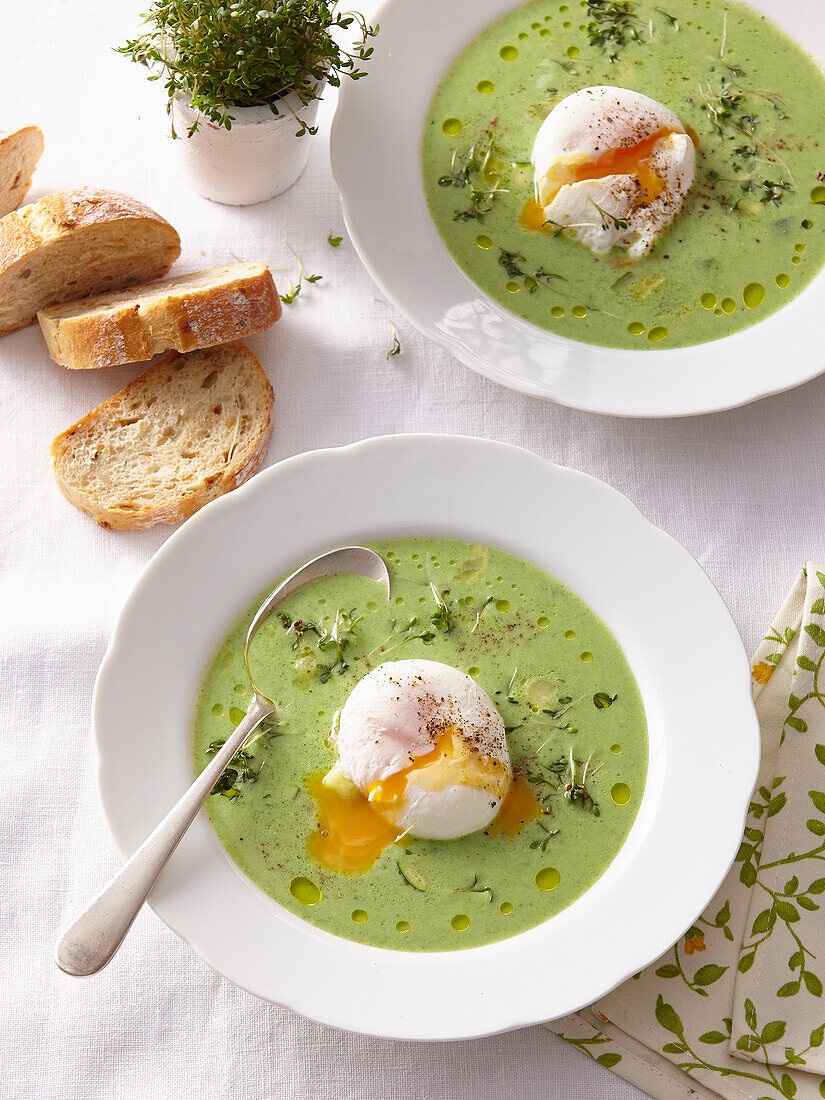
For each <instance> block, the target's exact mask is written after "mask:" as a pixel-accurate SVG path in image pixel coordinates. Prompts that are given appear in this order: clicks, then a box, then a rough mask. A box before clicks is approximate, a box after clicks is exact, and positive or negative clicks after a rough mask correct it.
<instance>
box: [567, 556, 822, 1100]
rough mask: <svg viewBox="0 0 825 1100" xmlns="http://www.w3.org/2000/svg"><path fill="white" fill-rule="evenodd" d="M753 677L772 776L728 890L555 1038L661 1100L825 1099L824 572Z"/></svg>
mask: <svg viewBox="0 0 825 1100" xmlns="http://www.w3.org/2000/svg"><path fill="white" fill-rule="evenodd" d="M751 675H752V681H753V694H754V700H755V703H756V710H757V713H758V715H759V721H760V727H761V732H762V763H761V767H760V772H759V780H758V782H757V787H756V790H755V791H754V794H753V800H752V802H751V804H750V809H749V812H748V819H747V824H746V828H745V832H744V836H743V838H742V844H741V846H740V848H739V851H738V853H737V856H736V860H735V862H734V865H733V867H732V868H731V870H730V872H729V873H728V875H727V878H726V879H725V881H724V882H723V883H722V886H721V888H720V889H719V891H718V893H717V894H716V896H715V898H714V899H713V900H712V902H711V903H710V905H709V906H708V908H707V909H706V910H705V912H704V913H703V914H702V915H701V916H700V917H699V919H698V920H697V921H696V923H695V924H694V925H693V926H692V927H691V928H689V929H688V930H687V931H686V932H685V934H684V936H682V937H681V938H680V939H679V940H678V941H677V943H676V944H674V946H673V947H672V948H671V950H670V951H669V952H667V954H665V955H663V956H662V957H661V958H660V959H658V960H657V961H656V962H655V963H653V964H651V966H649V967H648V968H647V969H646V970H644V971H642V972H641V973H640V974H637V975H636V976H635V977H634V978H632V979H630V980H629V981H627V982H625V983H624V984H623V985H621V986H620V987H619V988H618V989H616V990H614V992H613V993H611V994H609V995H608V996H607V997H605V998H604V999H602V1000H601V1001H599V1002H597V1003H596V1004H594V1005H592V1006H591V1007H590V1008H588V1009H584V1010H582V1011H581V1012H578V1013H575V1014H573V1015H571V1016H567V1017H564V1018H563V1019H561V1020H554V1021H552V1022H551V1023H549V1024H548V1025H547V1027H548V1028H549V1029H550V1030H551V1031H553V1032H555V1033H556V1034H557V1035H559V1036H560V1037H561V1038H562V1039H565V1040H567V1042H569V1043H572V1044H573V1045H574V1046H576V1047H578V1048H579V1049H580V1050H581V1051H583V1052H584V1053H585V1054H587V1055H588V1056H589V1057H591V1058H593V1059H594V1060H595V1061H597V1062H599V1063H600V1064H601V1065H602V1066H606V1067H607V1068H609V1069H612V1070H613V1071H614V1072H615V1073H617V1074H619V1075H620V1076H621V1077H623V1078H624V1079H625V1080H627V1081H630V1082H632V1083H633V1084H635V1085H637V1086H638V1087H639V1088H642V1089H644V1090H645V1091H647V1092H648V1093H650V1094H651V1095H652V1096H654V1097H656V1098H657V1100H681V1098H682V1097H686V1096H700V1097H708V1098H711V1100H718V1098H720V1097H723V1098H725V1100H743V1098H748V1100H774V1098H779V1097H788V1098H794V1097H795V1098H797V1100H814V1098H820V1097H825V1076H823V1075H825V1043H823V1039H825V999H824V998H823V996H822V994H823V979H825V915H823V912H822V910H821V908H820V907H821V905H822V904H823V903H825V566H824V565H818V564H816V563H814V562H808V563H807V565H806V566H805V568H804V569H803V570H802V573H801V574H800V576H799V578H798V579H797V581H796V583H795V585H794V586H793V588H792V589H791V591H790V593H789V594H788V597H787V599H786V601H785V603H784V605H783V607H782V609H781V610H780V612H779V614H778V615H777V617H776V619H775V620H774V622H773V624H772V626H771V628H770V630H769V632H768V633H767V634H766V635H765V638H764V640H763V641H762V643H761V644H760V646H759V648H758V650H757V652H756V655H755V656H754V659H753V664H752V672H751ZM719 736H720V737H723V736H724V730H720V731H719ZM697 810H698V812H701V802H700V801H699V802H697Z"/></svg>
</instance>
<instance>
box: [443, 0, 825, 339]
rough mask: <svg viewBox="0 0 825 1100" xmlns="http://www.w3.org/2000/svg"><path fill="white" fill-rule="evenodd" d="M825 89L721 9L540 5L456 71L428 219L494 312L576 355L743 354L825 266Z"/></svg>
mask: <svg viewBox="0 0 825 1100" xmlns="http://www.w3.org/2000/svg"><path fill="white" fill-rule="evenodd" d="M823 102H825V77H824V76H823V72H822V70H821V69H820V67H819V65H818V64H817V62H816V61H815V60H814V59H813V58H812V57H810V56H809V55H808V54H807V53H805V52H804V51H803V50H802V49H801V48H800V47H799V46H798V45H797V44H796V43H795V42H793V41H792V40H791V39H790V38H789V37H788V36H787V35H786V34H785V33H784V32H783V31H782V30H780V29H779V28H778V27H777V26H776V25H775V24H774V23H773V22H771V21H770V20H769V19H767V18H766V17H765V16H763V15H762V14H760V13H759V12H757V11H755V10H754V9H752V8H750V7H747V6H746V5H744V4H740V3H735V2H729V3H720V2H719V0H668V2H667V3H665V4H663V5H661V6H659V5H655V4H649V3H642V2H641V0H638V2H636V0H627V2H620V3H608V2H607V0H581V2H579V0H567V2H559V0H534V2H532V3H528V4H526V5H524V6H522V7H519V8H517V9H516V10H514V11H512V12H510V13H509V14H507V15H505V16H504V17H503V18H501V19H499V20H498V21H497V22H495V23H493V24H492V25H491V26H489V27H488V28H487V29H486V30H485V31H484V32H483V33H482V34H480V35H479V36H478V37H477V38H476V39H475V40H474V41H473V42H471V44H470V45H469V46H468V47H467V48H466V49H465V50H464V52H463V53H462V54H461V55H460V56H459V57H458V58H457V59H456V61H455V62H454V64H453V65H452V67H451V68H450V70H449V72H448V73H447V74H446V76H445V77H444V79H443V81H442V83H441V85H440V86H439V88H438V90H437V91H436V93H435V97H434V99H433V102H432V106H431V109H430V112H429V116H428V119H427V122H426V125H425V131H424V137H423V147H422V169H423V176H424V186H425V192H426V196H427V201H428V204H429V208H430V211H431V215H432V217H433V219H434V221H435V224H436V226H437V228H438V231H439V233H440V234H441V237H442V238H443V240H444V243H445V244H446V246H447V248H448V250H449V252H450V253H451V255H452V257H453V259H454V260H455V261H456V263H457V264H458V265H459V266H460V267H461V269H462V270H463V271H464V272H465V273H466V274H467V275H468V276H469V277H470V278H471V279H472V280H473V282H474V283H476V284H477V286H478V287H479V288H480V289H481V290H482V291H484V292H485V293H486V294H487V295H488V296H489V297H490V298H492V299H494V300H495V301H496V302H498V303H499V304H500V305H502V306H504V307H506V308H507V309H508V310H510V311H511V312H512V313H514V314H516V315H517V316H519V317H521V318H523V319H525V320H527V321H530V322H532V323H533V324H535V325H539V326H541V327H542V328H544V329H549V330H551V331H552V332H555V333H558V334H559V335H561V336H565V337H568V338H570V339H574V340H579V341H583V342H585V343H590V344H598V345H601V346H606V347H612V348H635V349H656V348H668V347H670V348H675V347H684V346H688V345H693V344H700V343H704V342H706V341H710V340H716V339H719V338H720V337H724V336H729V335H731V334H732V333H735V332H737V331H740V330H741V329H744V328H746V327H747V326H749V325H753V324H755V323H756V322H758V321H760V320H761V319H763V318H764V317H766V316H768V315H769V314H771V313H773V312H775V311H776V310H778V309H780V308H781V307H782V306H783V305H785V304H786V303H787V302H788V301H790V300H791V299H792V298H793V297H794V296H796V295H797V294H799V293H800V291H801V290H803V289H804V287H805V286H807V285H808V284H809V283H810V282H811V280H812V279H813V278H814V276H815V275H816V274H817V272H818V271H819V270H820V269H821V268H822V266H823V264H825V182H824V181H825V175H823V173H825V151H823V149H822V147H821V142H820V136H821V129H822V126H821V116H822V104H823Z"/></svg>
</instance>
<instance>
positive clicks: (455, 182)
mask: <svg viewBox="0 0 825 1100" xmlns="http://www.w3.org/2000/svg"><path fill="white" fill-rule="evenodd" d="M495 144H496V137H495V130H494V128H493V126H492V125H491V126H488V127H487V129H485V130H484V132H483V134H482V136H481V137H480V138H479V139H478V140H477V141H474V142H473V144H472V145H471V146H470V147H469V148H468V149H465V150H460V149H458V148H456V149H454V150H453V155H452V159H451V161H450V170H449V172H446V173H445V174H444V175H443V176H440V177H439V179H438V186H439V187H458V188H465V187H469V188H470V202H469V205H468V206H467V208H466V209H465V210H456V211H455V214H454V215H453V221H457V222H466V221H478V222H483V221H484V217H485V215H487V214H489V213H490V211H491V210H492V209H493V203H494V202H495V200H496V199H497V198H498V196H499V195H503V194H506V193H507V190H508V189H507V188H506V187H503V186H501V184H502V182H503V177H502V175H501V173H500V172H498V171H494V170H493V167H492V163H493V155H494V150H495Z"/></svg>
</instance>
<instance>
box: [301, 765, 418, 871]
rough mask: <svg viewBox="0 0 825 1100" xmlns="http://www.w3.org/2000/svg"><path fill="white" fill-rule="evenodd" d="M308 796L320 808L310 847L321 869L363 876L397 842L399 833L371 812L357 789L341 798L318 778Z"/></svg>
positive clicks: (342, 795) (311, 785) (338, 792)
mask: <svg viewBox="0 0 825 1100" xmlns="http://www.w3.org/2000/svg"><path fill="white" fill-rule="evenodd" d="M309 793H310V794H311V795H312V797H313V798H314V799H315V801H316V802H317V804H318V809H319V811H320V817H321V820H320V823H319V827H318V829H317V831H316V832H314V833H312V835H311V836H310V838H309V841H308V842H307V847H308V849H309V854H310V855H311V856H312V858H313V859H314V860H315V861H316V862H317V863H320V864H321V866H322V867H329V868H330V869H331V870H333V871H348V872H349V873H350V874H356V875H357V874H362V873H363V872H364V871H368V870H369V869H370V867H372V865H373V863H375V861H376V860H377V859H378V857H379V856H380V855H381V853H382V852H383V851H384V849H385V848H387V847H389V845H390V844H392V843H393V841H395V840H397V839H398V830H397V829H396V828H395V827H394V826H393V825H391V824H390V822H389V821H387V819H386V818H385V817H382V816H381V814H379V813H378V812H377V811H376V810H374V809H373V808H372V806H371V805H370V804H369V802H368V801H367V799H366V798H365V797H364V795H363V794H361V792H360V791H359V790H358V788H357V787H353V793H352V794H349V793H347V794H342V793H341V792H340V791H339V790H336V788H335V787H328V786H326V785H325V784H324V781H323V778H322V777H321V776H317V777H316V778H315V779H313V780H312V781H311V782H310V784H309Z"/></svg>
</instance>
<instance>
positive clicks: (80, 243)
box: [0, 191, 180, 336]
mask: <svg viewBox="0 0 825 1100" xmlns="http://www.w3.org/2000/svg"><path fill="white" fill-rule="evenodd" d="M179 255H180V239H179V237H178V235H177V233H176V232H175V230H174V229H173V228H172V226H171V225H170V224H169V222H167V221H166V220H165V219H164V218H162V217H161V216H160V214H156V213H155V212H154V210H150V209H149V207H148V206H144V205H143V203H142V202H138V201H137V199H133V198H130V197H129V195H121V194H118V192H116V191H59V192H57V194H54V195H46V196H45V197H44V198H42V199H38V201H37V202H33V203H30V204H29V205H28V206H24V207H22V209H20V210H15V211H13V212H12V213H11V214H7V215H6V216H5V218H0V336H5V335H6V333H9V332H14V331H15V330H16V329H19V328H25V326H26V325H32V324H34V322H35V321H36V320H37V311H38V310H39V309H44V308H45V307H46V306H50V305H53V304H54V303H56V302H67V301H70V300H71V299H74V298H81V297H83V296H85V295H87V294H97V293H99V292H101V291H104V290H114V289H116V288H119V287H124V286H133V285H134V284H135V283H145V282H148V281H149V280H150V279H157V278H160V276H161V275H165V274H166V272H167V271H168V270H169V268H170V267H171V265H172V264H173V263H174V262H175V260H176V259H177V258H178V256H179Z"/></svg>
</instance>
